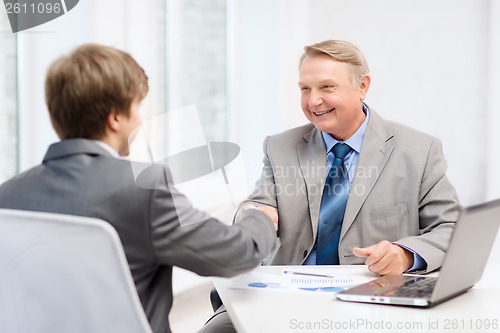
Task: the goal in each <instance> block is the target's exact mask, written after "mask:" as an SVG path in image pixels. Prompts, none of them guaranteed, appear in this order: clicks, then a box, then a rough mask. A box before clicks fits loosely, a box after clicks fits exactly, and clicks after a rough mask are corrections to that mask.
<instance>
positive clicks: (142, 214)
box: [0, 139, 276, 332]
mask: <svg viewBox="0 0 500 333" xmlns="http://www.w3.org/2000/svg"><path fill="white" fill-rule="evenodd" d="M139 169H144V166H141V167H140V168H139ZM165 175H167V176H168V173H167V172H166V170H165V169H164V168H163V167H160V166H152V167H150V168H149V169H147V170H145V171H144V173H143V174H142V175H141V177H139V178H138V179H136V178H135V177H134V174H133V170H132V167H131V163H130V162H128V161H125V160H120V159H117V158H113V157H111V156H110V155H109V153H108V152H106V151H105V150H104V149H103V148H101V147H100V146H99V145H98V144H96V143H95V142H93V141H90V140H84V139H72V140H64V141H61V142H59V143H56V144H54V145H52V146H51V147H50V148H49V150H48V152H47V154H46V156H45V158H44V160H43V163H42V164H41V165H39V166H37V167H35V168H33V169H31V170H28V171H26V172H24V173H22V174H20V175H18V176H16V177H14V178H13V179H11V180H9V181H7V182H5V183H4V184H2V186H0V207H1V208H11V209H23V210H32V211H45V212H54V213H63V214H71V215H80V216H90V217H97V218H100V219H103V220H105V221H107V222H109V223H110V224H111V225H112V226H113V227H114V228H115V229H116V231H117V232H118V234H119V236H120V239H121V241H122V244H123V247H124V250H125V254H126V256H127V260H128V263H129V266H130V269H131V271H132V276H133V278H134V281H135V284H136V286H137V290H138V293H139V297H140V299H141V302H142V304H143V306H144V309H145V312H146V315H147V317H148V319H149V321H150V323H151V326H152V328H153V331H154V332H170V328H169V323H168V313H169V311H170V308H171V306H172V266H174V265H175V266H179V267H182V268H185V269H188V270H191V271H193V272H196V273H198V274H200V275H206V276H210V275H215V276H226V277H228V276H233V275H236V274H238V273H242V272H244V271H246V270H249V269H251V268H253V267H255V266H257V265H259V264H260V263H261V262H262V260H263V259H264V258H265V257H266V256H267V255H268V254H269V253H270V252H271V251H272V249H273V247H274V245H275V243H276V231H275V230H274V226H273V223H272V221H271V220H270V219H269V218H268V217H267V216H266V215H264V214H263V213H261V212H260V211H258V210H248V212H245V214H244V217H243V223H241V224H238V225H234V226H231V227H229V226H227V225H224V224H223V223H220V222H219V221H217V220H215V219H213V218H210V217H209V216H207V215H206V214H204V213H202V212H200V211H197V210H195V209H193V208H192V207H191V205H190V204H189V201H188V200H187V199H186V198H185V197H183V196H182V195H180V194H179V192H177V191H176V190H175V188H173V187H170V186H168V185H166V183H165V178H164V177H165ZM173 198H175V205H174V200H173ZM181 217H182V220H184V221H186V220H192V221H203V222H202V223H196V224H192V225H189V226H183V227H181V225H180V224H179V219H180V218H181ZM3 273H5V272H3ZM3 273H2V274H3ZM207 297H208V295H207Z"/></svg>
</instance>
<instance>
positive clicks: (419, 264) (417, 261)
mask: <svg viewBox="0 0 500 333" xmlns="http://www.w3.org/2000/svg"><path fill="white" fill-rule="evenodd" d="M396 245H398V246H401V247H402V248H403V249H405V250H408V251H410V252H411V253H413V266H411V267H410V268H409V269H408V270H406V271H405V273H406V272H413V271H423V270H425V269H426V268H427V262H426V261H425V260H424V258H422V257H421V256H420V255H419V254H418V253H417V252H415V251H413V250H412V249H409V248H407V247H406V246H403V245H400V244H396Z"/></svg>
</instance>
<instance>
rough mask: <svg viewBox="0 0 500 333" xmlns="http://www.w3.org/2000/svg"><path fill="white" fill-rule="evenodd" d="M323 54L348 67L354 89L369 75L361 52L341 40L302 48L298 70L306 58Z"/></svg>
mask: <svg viewBox="0 0 500 333" xmlns="http://www.w3.org/2000/svg"><path fill="white" fill-rule="evenodd" d="M321 54H325V55H328V56H330V57H332V58H333V59H335V60H337V61H340V62H345V63H347V64H349V65H350V67H351V72H352V80H351V81H352V83H353V86H354V87H357V86H359V85H360V84H361V80H362V79H363V76H365V75H367V74H368V73H369V69H368V64H367V63H366V60H365V57H364V56H363V54H362V53H361V51H360V50H359V49H358V48H357V47H356V46H354V45H353V44H351V43H349V42H346V41H342V40H325V41H323V42H320V43H316V44H313V45H308V46H305V47H304V53H303V54H302V57H301V58H300V61H299V69H300V67H301V66H302V62H303V61H304V59H305V57H307V56H316V55H321Z"/></svg>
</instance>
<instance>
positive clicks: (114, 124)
mask: <svg viewBox="0 0 500 333" xmlns="http://www.w3.org/2000/svg"><path fill="white" fill-rule="evenodd" d="M106 125H107V127H108V129H109V130H110V131H111V132H118V130H119V129H120V114H118V113H117V112H116V109H115V108H112V109H111V112H110V113H109V115H108V118H107V119H106Z"/></svg>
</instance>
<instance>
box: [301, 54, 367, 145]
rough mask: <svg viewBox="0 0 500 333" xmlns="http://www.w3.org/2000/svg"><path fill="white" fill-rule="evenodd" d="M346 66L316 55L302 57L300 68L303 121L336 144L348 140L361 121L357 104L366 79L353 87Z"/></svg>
mask: <svg viewBox="0 0 500 333" xmlns="http://www.w3.org/2000/svg"><path fill="white" fill-rule="evenodd" d="M352 79H353V75H352V70H351V67H350V65H349V64H347V63H345V62H340V61H337V60H335V59H334V58H332V57H330V56H328V55H326V54H319V55H313V56H306V57H305V58H304V61H303V62H302V65H301V66H300V81H299V88H300V90H301V107H302V111H303V112H304V115H305V116H306V118H307V119H309V121H310V122H311V123H312V124H313V125H314V126H315V127H316V128H317V129H318V130H320V131H322V132H326V133H329V134H330V135H332V136H333V137H334V138H335V139H337V140H339V141H345V140H347V139H348V138H349V137H350V136H352V135H353V134H354V133H355V132H356V131H357V129H358V128H359V127H360V126H361V124H362V123H363V121H364V120H365V114H364V113H363V108H362V105H361V102H362V101H363V100H364V99H365V95H366V92H367V91H368V87H369V85H370V77H369V76H368V75H365V76H364V77H363V78H362V80H361V83H360V84H353V82H352Z"/></svg>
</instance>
